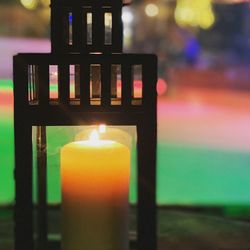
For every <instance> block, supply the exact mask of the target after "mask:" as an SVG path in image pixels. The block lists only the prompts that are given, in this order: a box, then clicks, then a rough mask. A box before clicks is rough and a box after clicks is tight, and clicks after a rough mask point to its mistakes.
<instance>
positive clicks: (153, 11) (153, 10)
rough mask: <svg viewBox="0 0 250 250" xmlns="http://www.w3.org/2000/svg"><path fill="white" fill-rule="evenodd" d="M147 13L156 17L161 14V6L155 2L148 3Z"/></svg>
mask: <svg viewBox="0 0 250 250" xmlns="http://www.w3.org/2000/svg"><path fill="white" fill-rule="evenodd" d="M145 13H146V15H147V16H149V17H155V16H157V15H158V14H159V7H158V6H157V5H156V4H153V3H150V4H147V5H146V7H145Z"/></svg>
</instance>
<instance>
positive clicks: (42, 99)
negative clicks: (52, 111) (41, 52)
mask: <svg viewBox="0 0 250 250" xmlns="http://www.w3.org/2000/svg"><path fill="white" fill-rule="evenodd" d="M38 85H39V86H38V88H39V97H38V98H39V105H41V106H48V104H49V65H48V64H47V62H46V61H44V63H41V64H39V65H38Z"/></svg>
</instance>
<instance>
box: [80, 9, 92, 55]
mask: <svg viewBox="0 0 250 250" xmlns="http://www.w3.org/2000/svg"><path fill="white" fill-rule="evenodd" d="M89 10H90V9H89V8H83V10H82V17H81V18H82V21H81V23H82V44H81V48H82V49H81V51H82V52H86V51H87V32H88V28H87V27H88V26H87V12H89Z"/></svg>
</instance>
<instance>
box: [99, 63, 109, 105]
mask: <svg viewBox="0 0 250 250" xmlns="http://www.w3.org/2000/svg"><path fill="white" fill-rule="evenodd" d="M108 62H110V60H106V62H105V63H103V64H102V65H101V84H102V87H101V105H102V106H105V107H107V106H109V105H110V104H111V64H110V63H108Z"/></svg>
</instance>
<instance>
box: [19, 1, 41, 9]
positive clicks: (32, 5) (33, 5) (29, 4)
mask: <svg viewBox="0 0 250 250" xmlns="http://www.w3.org/2000/svg"><path fill="white" fill-rule="evenodd" d="M20 2H21V4H22V5H23V6H24V7H25V8H26V9H28V10H34V9H35V8H36V7H37V6H38V0H20Z"/></svg>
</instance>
